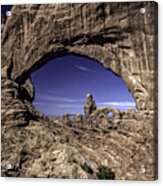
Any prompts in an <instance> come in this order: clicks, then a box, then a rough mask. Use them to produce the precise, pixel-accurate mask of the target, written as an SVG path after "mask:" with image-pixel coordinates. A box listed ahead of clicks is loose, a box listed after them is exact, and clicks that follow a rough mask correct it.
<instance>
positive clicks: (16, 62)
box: [1, 1, 157, 180]
mask: <svg viewBox="0 0 163 186" xmlns="http://www.w3.org/2000/svg"><path fill="white" fill-rule="evenodd" d="M141 7H145V8H146V13H145V14H141V13H140V11H139V10H140V8H141ZM11 11H12V16H11V17H9V18H8V19H7V20H6V22H4V23H3V28H2V40H1V45H2V56H1V58H2V65H1V76H2V77H1V84H2V106H1V110H2V111H1V112H2V128H1V129H2V130H1V136H2V158H1V161H2V176H17V177H57V178H95V179H97V175H101V173H97V172H98V171H99V170H103V169H100V168H99V167H107V168H108V169H107V168H106V169H105V170H106V173H107V172H108V171H107V170H109V171H110V172H113V173H114V174H115V179H140V180H154V179H156V178H157V61H156V60H157V51H156V48H157V4H156V3H155V2H153V1H152V2H131V3H93V4H57V5H56V4H54V5H50V4H49V5H19V6H18V5H17V6H13V7H12V10H11ZM154 25H155V26H154ZM68 54H74V55H79V56H84V57H88V58H91V59H94V60H96V61H97V62H98V63H100V64H101V65H103V66H104V67H105V68H106V69H108V70H111V71H113V72H114V73H115V74H116V75H118V76H120V77H121V78H122V79H123V80H124V82H125V83H126V85H127V87H128V89H129V91H130V92H131V94H132V95H133V97H134V100H135V102H136V106H137V111H136V112H133V111H131V110H130V111H128V113H127V112H126V113H124V114H120V115H119V112H118V110H117V111H116V112H115V119H119V118H121V120H120V121H119V123H118V126H116V127H113V128H112V129H109V130H100V131H98V130H90V129H86V128H85V129H84V128H83V129H80V128H75V127H70V126H67V125H64V124H63V123H60V122H58V123H55V122H53V121H51V120H50V118H48V117H46V116H44V115H43V114H41V113H38V112H37V111H36V110H35V108H34V107H33V106H32V101H33V99H34V87H33V85H32V82H31V81H30V75H31V73H32V72H34V71H36V70H37V69H39V68H41V67H42V66H43V65H45V64H46V63H48V61H49V60H50V59H52V58H56V57H60V56H65V55H68ZM110 91H111V87H110ZM86 105H87V104H86ZM88 105H89V104H88ZM96 110H97V111H96ZM103 111H104V110H103ZM85 113H86V114H88V115H90V117H91V114H92V115H93V117H94V116H99V110H98V109H96V107H95V105H94V103H93V100H91V104H90V105H89V106H88V107H87V106H86V107H85ZM101 117H103V116H99V118H100V119H101ZM113 124H114V123H113ZM8 164H10V165H8ZM6 167H8V169H6ZM142 167H143V168H145V170H146V171H145V173H140V168H142ZM106 177H107V175H106Z"/></svg>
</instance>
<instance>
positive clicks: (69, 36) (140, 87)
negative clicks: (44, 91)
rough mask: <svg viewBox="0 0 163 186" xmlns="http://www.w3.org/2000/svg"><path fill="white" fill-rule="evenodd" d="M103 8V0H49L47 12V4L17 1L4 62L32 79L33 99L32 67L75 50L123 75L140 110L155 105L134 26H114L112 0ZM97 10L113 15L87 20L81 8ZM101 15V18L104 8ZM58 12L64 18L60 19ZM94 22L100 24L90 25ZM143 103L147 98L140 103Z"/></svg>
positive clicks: (20, 79) (19, 78)
mask: <svg viewBox="0 0 163 186" xmlns="http://www.w3.org/2000/svg"><path fill="white" fill-rule="evenodd" d="M36 7H37V8H36ZM102 7H103V6H101V5H100V4H98V3H97V4H93V5H91V6H89V5H87V4H75V5H72V4H71V5H69V4H66V5H65V4H64V5H47V6H46V10H47V13H46V14H44V13H43V12H42V9H43V8H45V7H44V5H38V6H25V5H24V6H20V7H18V6H13V8H12V13H13V15H14V16H12V17H11V18H9V19H8V20H7V22H6V26H5V30H4V31H3V33H2V45H3V50H2V67H3V66H6V65H7V66H8V67H10V66H11V65H12V66H13V68H12V70H11V77H12V79H14V80H15V81H16V82H17V83H19V84H21V85H24V84H26V86H25V89H26V90H27V92H29V95H31V99H32V93H31V87H32V86H31V85H30V81H29V75H30V74H31V72H33V71H34V70H37V68H40V67H41V66H42V65H44V64H46V62H47V61H48V60H49V59H51V58H55V57H58V56H63V55H67V54H72V53H73V54H77V55H82V56H85V57H88V58H91V59H94V60H96V61H98V62H99V63H101V64H102V65H103V66H104V67H105V68H107V69H111V70H112V71H113V72H114V73H115V74H117V75H119V76H120V77H122V79H123V80H124V81H125V82H126V85H127V86H128V88H129V90H130V91H131V93H132V95H133V97H134V99H135V101H136V105H137V108H138V109H143V110H144V109H152V108H151V106H150V105H151V104H150V100H151V95H150V92H149V91H148V89H147V88H146V85H145V82H142V81H141V77H140V75H139V72H140V69H138V67H136V66H135V64H137V63H138V62H137V60H138V59H137V57H136V54H135V51H134V48H133V43H132V41H131V38H132V37H133V36H134V32H133V33H132V32H127V31H125V29H126V28H127V26H128V25H125V28H122V25H121V22H118V20H116V23H117V25H116V26H114V24H113V22H109V19H108V18H109V17H110V18H112V19H116V18H114V16H111V15H110V14H109V11H110V6H107V5H106V7H105V10H103V9H102ZM97 9H98V10H101V11H105V12H106V14H107V16H108V18H107V16H106V18H105V20H103V21H99V20H94V19H95V18H93V17H92V19H91V20H87V19H86V18H85V17H83V14H81V13H80V14H79V12H81V11H79V10H82V11H83V12H87V11H88V10H91V11H92V12H95V11H96V10H97ZM52 10H54V11H52ZM61 10H63V11H64V16H63V15H62V14H61V13H60V12H61ZM101 11H99V12H101ZM18 12H19V13H18ZM21 12H23V13H21ZM96 14H97V15H96V16H97V17H98V16H99V15H98V14H100V13H98V12H97V13H96ZM57 15H58V17H59V18H58V19H55V17H57ZM72 15H73V16H72ZM96 16H95V17H96ZM128 19H129V18H128ZM82 20H83V21H82ZM128 21H130V20H128ZM93 22H94V23H96V26H95V27H92V29H90V27H91V26H93V25H91V24H93ZM106 23H107V24H106ZM15 25H17V26H15ZM11 30H12V31H11ZM15 33H17V34H15ZM132 34H133V36H132ZM119 43H120V44H119ZM122 44H123V47H122V46H121V45H122ZM128 44H129V46H128ZM126 48H127V50H126ZM9 51H10V54H8V52H9ZM124 53H125V54H124ZM17 56H19V58H18V57H17ZM131 69H132V71H131ZM136 71H137V73H136ZM134 74H137V75H134ZM27 84H28V85H27ZM28 87H30V88H29V89H30V90H29V89H28ZM139 102H143V103H142V104H141V105H139Z"/></svg>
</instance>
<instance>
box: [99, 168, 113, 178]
mask: <svg viewBox="0 0 163 186" xmlns="http://www.w3.org/2000/svg"><path fill="white" fill-rule="evenodd" d="M96 176H97V178H98V179H100V180H114V179H115V174H114V172H113V171H112V170H111V169H109V168H108V167H106V166H100V167H98V172H97V173H96Z"/></svg>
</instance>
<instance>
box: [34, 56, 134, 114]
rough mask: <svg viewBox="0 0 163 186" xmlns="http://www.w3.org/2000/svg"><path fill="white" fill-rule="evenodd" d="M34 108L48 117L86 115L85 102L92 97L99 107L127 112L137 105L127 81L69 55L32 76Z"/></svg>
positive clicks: (91, 62) (91, 63)
mask: <svg viewBox="0 0 163 186" xmlns="http://www.w3.org/2000/svg"><path fill="white" fill-rule="evenodd" d="M31 79H32V82H33V84H34V87H35V99H34V102H33V105H34V106H35V107H36V109H37V110H39V111H40V112H42V113H44V114H46V115H62V114H63V113H70V114H75V113H78V112H80V113H83V106H84V103H85V98H86V95H87V94H88V93H91V94H93V96H94V99H95V101H96V104H97V106H99V107H101V106H112V107H113V108H119V109H120V110H122V111H124V110H126V109H128V108H135V102H134V100H133V97H132V96H131V94H130V92H129V91H128V89H127V86H126V84H125V83H124V81H123V80H122V79H121V78H120V77H118V76H116V75H115V74H114V73H113V72H111V71H109V70H106V69H105V68H104V67H103V66H102V65H100V64H99V63H97V62H96V61H94V60H91V59H88V58H85V57H79V56H74V55H68V56H64V57H60V58H56V59H53V60H51V61H49V62H48V63H47V64H46V65H44V66H43V67H42V68H40V69H38V70H37V71H35V72H34V73H33V74H32V76H31Z"/></svg>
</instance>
